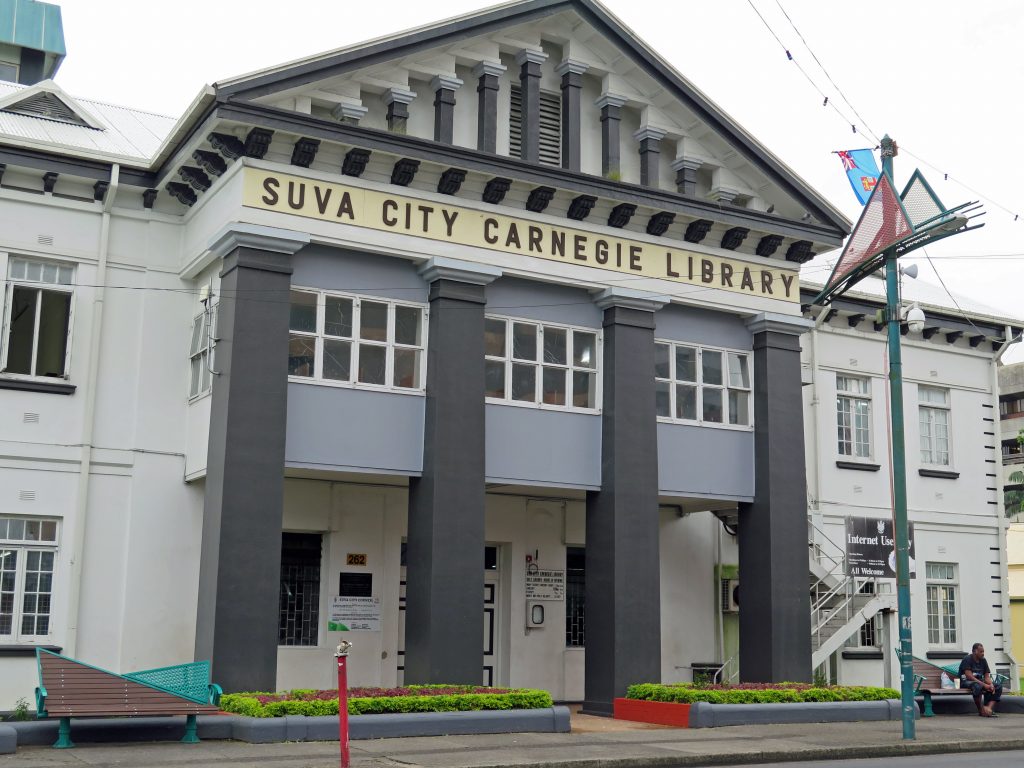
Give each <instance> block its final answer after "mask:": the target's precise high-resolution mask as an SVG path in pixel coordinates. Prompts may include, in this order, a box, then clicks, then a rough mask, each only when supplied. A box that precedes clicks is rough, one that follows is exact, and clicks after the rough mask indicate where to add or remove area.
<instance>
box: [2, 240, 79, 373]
mask: <svg viewBox="0 0 1024 768" xmlns="http://www.w3.org/2000/svg"><path fill="white" fill-rule="evenodd" d="M8 277H9V280H8V285H7V296H6V300H5V302H4V304H5V307H6V309H5V312H4V319H3V338H2V343H3V348H2V349H0V357H2V361H0V362H2V366H0V371H2V372H3V373H12V374H20V375H23V376H47V377H51V378H65V377H66V376H67V371H68V351H69V343H68V342H69V336H70V331H71V305H72V301H71V300H72V298H73V296H74V287H73V285H72V281H73V277H74V269H73V268H72V267H70V266H68V265H66V264H56V263H52V262H43V261H33V260H29V259H22V258H12V259H11V260H10V264H9V266H8Z"/></svg>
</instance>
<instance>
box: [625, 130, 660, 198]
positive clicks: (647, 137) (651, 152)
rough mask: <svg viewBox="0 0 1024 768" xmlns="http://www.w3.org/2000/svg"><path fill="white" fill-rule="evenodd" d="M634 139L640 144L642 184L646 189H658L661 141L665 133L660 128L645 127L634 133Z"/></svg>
mask: <svg viewBox="0 0 1024 768" xmlns="http://www.w3.org/2000/svg"><path fill="white" fill-rule="evenodd" d="M633 138H634V139H636V140H637V141H638V142H639V143H640V183H641V184H642V185H643V186H645V187H657V186H658V176H659V175H660V174H659V170H660V169H659V165H660V164H661V140H662V139H663V138H665V132H664V131H663V130H661V129H660V128H652V127H651V126H645V127H643V128H641V129H640V130H639V131H637V132H636V133H634V134H633Z"/></svg>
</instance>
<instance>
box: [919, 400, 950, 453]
mask: <svg viewBox="0 0 1024 768" xmlns="http://www.w3.org/2000/svg"><path fill="white" fill-rule="evenodd" d="M917 401H918V409H917V410H918V415H919V420H920V424H921V463H922V464H932V465H938V466H943V467H948V466H949V390H948V389H939V388H938V387H925V386H919V387H918V388H917Z"/></svg>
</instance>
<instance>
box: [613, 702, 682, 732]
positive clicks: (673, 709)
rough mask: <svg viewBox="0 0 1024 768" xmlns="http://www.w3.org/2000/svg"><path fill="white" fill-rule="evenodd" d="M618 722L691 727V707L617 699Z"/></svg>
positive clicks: (615, 704)
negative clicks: (628, 721)
mask: <svg viewBox="0 0 1024 768" xmlns="http://www.w3.org/2000/svg"><path fill="white" fill-rule="evenodd" d="M613 713H614V717H615V719H616V720H635V721H637V722H640V723H656V724H658V725H673V726H675V727H676V728H689V727H690V705H689V704H674V703H672V702H669V701H643V700H641V699H615V702H614V710H613Z"/></svg>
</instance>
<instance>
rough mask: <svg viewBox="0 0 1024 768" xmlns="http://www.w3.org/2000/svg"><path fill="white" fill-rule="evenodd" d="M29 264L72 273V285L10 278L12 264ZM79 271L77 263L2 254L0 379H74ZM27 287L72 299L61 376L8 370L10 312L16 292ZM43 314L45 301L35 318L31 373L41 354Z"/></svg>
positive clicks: (39, 303)
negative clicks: (53, 267)
mask: <svg viewBox="0 0 1024 768" xmlns="http://www.w3.org/2000/svg"><path fill="white" fill-rule="evenodd" d="M16 260H17V261H27V262H30V263H34V264H43V265H53V266H55V267H57V268H64V269H70V270H71V282H70V283H51V282H44V281H42V280H29V279H27V278H19V279H15V278H13V277H11V275H10V265H11V262H13V261H16ZM76 272H77V270H76V269H75V265H74V264H69V263H68V262H63V261H57V260H54V259H38V258H34V257H28V256H20V255H17V256H16V255H8V254H7V253H0V274H2V275H3V276H4V280H5V285H4V294H3V299H4V306H3V322H2V323H0V376H3V377H5V378H10V379H19V380H23V381H50V382H52V381H68V380H70V379H71V347H72V339H73V338H74V328H75V284H74V281H75V275H76ZM16 287H18V288H27V289H30V290H35V291H38V292H42V291H50V292H52V293H65V294H68V295H69V296H70V297H71V300H70V302H69V305H68V327H67V332H66V334H65V336H66V338H65V347H64V372H63V374H62V375H61V376H36V375H35V374H31V373H11V372H9V371H8V370H7V353H8V351H9V347H10V332H11V310H12V309H13V306H14V289H15V288H16ZM41 314H42V302H41V301H38V300H37V302H36V317H35V328H34V330H33V332H32V362H31V364H30V366H29V368H30V370H35V367H36V362H37V355H38V353H39V319H40V315H41Z"/></svg>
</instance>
